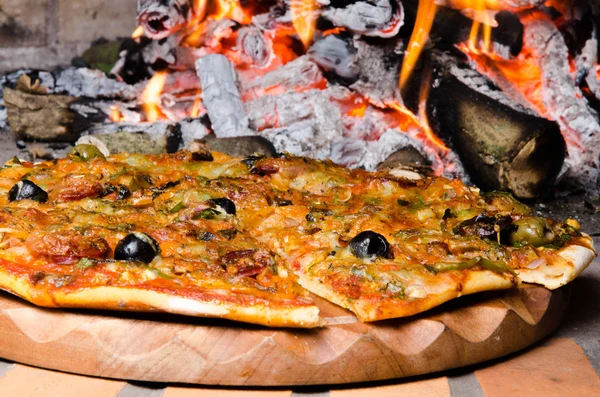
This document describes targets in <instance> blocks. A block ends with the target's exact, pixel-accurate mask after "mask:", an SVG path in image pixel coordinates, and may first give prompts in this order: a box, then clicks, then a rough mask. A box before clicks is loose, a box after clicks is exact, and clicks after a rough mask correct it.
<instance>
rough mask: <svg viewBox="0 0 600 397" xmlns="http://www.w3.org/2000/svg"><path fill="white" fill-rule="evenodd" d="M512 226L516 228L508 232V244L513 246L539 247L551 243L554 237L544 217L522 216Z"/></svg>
mask: <svg viewBox="0 0 600 397" xmlns="http://www.w3.org/2000/svg"><path fill="white" fill-rule="evenodd" d="M514 226H516V228H517V230H515V231H513V232H511V234H510V244H511V245H513V246H523V245H532V246H534V247H541V246H542V245H548V244H551V243H552V242H553V241H554V238H555V237H556V235H555V234H554V232H553V231H552V229H550V227H549V226H548V223H547V222H546V220H545V219H544V218H537V217H523V218H521V219H519V220H518V221H515V223H514Z"/></svg>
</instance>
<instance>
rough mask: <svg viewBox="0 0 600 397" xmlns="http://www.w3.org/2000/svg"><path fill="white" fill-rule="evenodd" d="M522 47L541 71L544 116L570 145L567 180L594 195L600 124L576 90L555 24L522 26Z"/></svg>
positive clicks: (599, 156) (542, 22)
mask: <svg viewBox="0 0 600 397" xmlns="http://www.w3.org/2000/svg"><path fill="white" fill-rule="evenodd" d="M524 44H525V46H527V48H530V49H531V51H532V54H533V56H534V58H535V59H536V62H537V64H538V65H539V68H540V70H541V78H542V98H541V99H542V103H543V106H544V108H545V113H547V114H548V116H550V118H552V119H554V120H557V121H558V123H559V124H560V126H561V129H562V131H563V134H564V135H565V139H566V140H567V143H568V144H569V157H568V158H567V165H568V166H569V167H570V169H569V176H570V177H571V178H573V180H574V181H575V182H576V183H578V184H579V185H580V186H581V187H583V188H584V189H586V190H588V191H597V190H598V189H600V186H599V185H598V183H599V180H598V176H599V173H600V123H599V120H598V116H597V115H596V114H595V113H593V112H592V110H591V109H590V107H589V106H588V103H587V101H586V100H585V98H584V97H583V95H582V93H581V91H580V90H579V88H577V87H576V86H575V79H574V78H573V76H572V74H571V71H570V66H569V58H568V48H567V46H566V44H565V41H564V39H563V37H562V35H561V34H560V32H559V31H558V29H557V28H556V26H555V25H554V23H553V22H552V21H550V20H547V19H544V18H542V19H536V20H532V21H528V22H526V23H525V35H524ZM571 178H569V179H571Z"/></svg>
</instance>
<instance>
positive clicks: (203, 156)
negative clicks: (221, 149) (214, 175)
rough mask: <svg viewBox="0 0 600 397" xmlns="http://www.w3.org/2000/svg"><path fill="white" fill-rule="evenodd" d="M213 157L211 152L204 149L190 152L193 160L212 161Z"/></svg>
mask: <svg viewBox="0 0 600 397" xmlns="http://www.w3.org/2000/svg"><path fill="white" fill-rule="evenodd" d="M214 159H215V158H214V157H213V155H212V153H211V152H209V151H208V150H206V149H201V150H199V151H195V152H192V160H194V161H214Z"/></svg>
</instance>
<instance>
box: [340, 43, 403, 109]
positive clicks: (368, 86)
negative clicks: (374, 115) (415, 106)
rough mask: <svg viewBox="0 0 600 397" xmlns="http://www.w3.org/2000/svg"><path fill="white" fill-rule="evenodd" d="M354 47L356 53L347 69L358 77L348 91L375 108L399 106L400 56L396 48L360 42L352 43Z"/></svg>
mask: <svg viewBox="0 0 600 397" xmlns="http://www.w3.org/2000/svg"><path fill="white" fill-rule="evenodd" d="M354 46H355V48H356V50H357V52H356V56H355V57H354V58H352V60H351V62H350V65H349V67H350V68H354V69H356V70H360V74H359V78H358V81H356V82H355V83H354V84H352V85H351V86H350V88H351V89H352V90H354V91H356V92H358V93H359V94H361V95H363V96H365V97H366V98H368V100H369V102H371V103H372V104H373V105H375V106H377V107H382V108H383V107H386V106H387V105H388V104H390V103H398V104H402V103H403V101H402V96H401V94H400V88H398V79H399V75H400V57H399V56H398V53H397V52H396V48H388V47H387V46H383V45H371V44H368V43H366V42H364V41H363V40H354Z"/></svg>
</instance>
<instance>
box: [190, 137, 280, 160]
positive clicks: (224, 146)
mask: <svg viewBox="0 0 600 397" xmlns="http://www.w3.org/2000/svg"><path fill="white" fill-rule="evenodd" d="M199 142H200V143H202V144H204V145H205V147H206V148H207V149H208V150H211V151H215V152H221V153H225V154H228V155H230V156H232V157H248V156H250V155H253V154H258V155H261V156H267V157H273V156H275V155H276V153H277V152H276V150H275V147H274V146H273V144H272V143H271V142H269V141H268V140H266V139H265V138H263V137H260V136H243V137H239V138H217V137H216V136H215V135H214V134H210V135H207V136H206V137H204V138H203V139H201V140H200V141H199Z"/></svg>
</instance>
